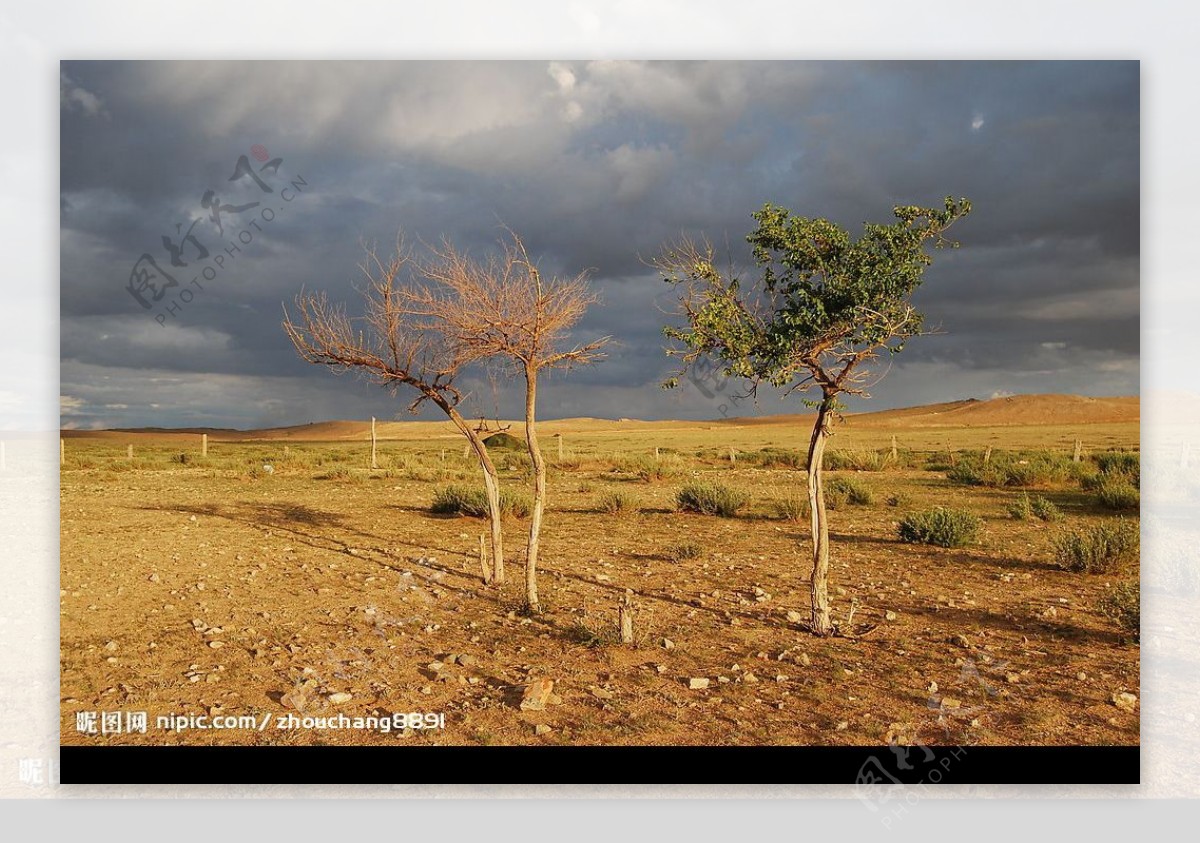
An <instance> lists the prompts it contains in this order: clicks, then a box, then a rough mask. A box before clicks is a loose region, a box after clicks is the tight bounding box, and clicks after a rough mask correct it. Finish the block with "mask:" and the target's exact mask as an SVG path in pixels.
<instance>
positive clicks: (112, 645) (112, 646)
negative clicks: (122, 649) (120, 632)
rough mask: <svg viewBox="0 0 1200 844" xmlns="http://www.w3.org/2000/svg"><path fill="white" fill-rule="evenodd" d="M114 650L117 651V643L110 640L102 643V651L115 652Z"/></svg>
mask: <svg viewBox="0 0 1200 844" xmlns="http://www.w3.org/2000/svg"><path fill="white" fill-rule="evenodd" d="M116 649H117V643H116V642H114V641H112V640H111V639H110V640H109V641H107V642H105V643H104V650H106V651H115V650H116Z"/></svg>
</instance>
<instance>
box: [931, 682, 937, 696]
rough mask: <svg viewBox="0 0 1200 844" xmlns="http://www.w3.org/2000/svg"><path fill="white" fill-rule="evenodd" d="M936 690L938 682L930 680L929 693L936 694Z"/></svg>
mask: <svg viewBox="0 0 1200 844" xmlns="http://www.w3.org/2000/svg"><path fill="white" fill-rule="evenodd" d="M937 690H938V684H937V683H936V682H930V684H929V693H930V694H931V695H934V694H937Z"/></svg>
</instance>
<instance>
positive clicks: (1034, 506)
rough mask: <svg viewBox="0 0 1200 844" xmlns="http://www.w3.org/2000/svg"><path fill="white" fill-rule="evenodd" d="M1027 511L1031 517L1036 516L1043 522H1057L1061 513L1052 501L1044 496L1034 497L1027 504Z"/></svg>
mask: <svg viewBox="0 0 1200 844" xmlns="http://www.w3.org/2000/svg"><path fill="white" fill-rule="evenodd" d="M1029 509H1030V511H1031V512H1032V513H1033V515H1035V516H1037V517H1038V518H1039V519H1041V520H1042V521H1043V522H1057V521H1058V520H1059V519H1061V518H1062V511H1061V510H1059V509H1058V507H1057V506H1056V505H1055V503H1054V502H1053V501H1051V500H1050V499H1049V498H1045V497H1044V496H1041V495H1039V496H1036V497H1035V498H1034V499H1033V500H1032V501H1030V502H1029Z"/></svg>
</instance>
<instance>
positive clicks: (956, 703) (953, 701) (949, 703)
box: [942, 697, 962, 709]
mask: <svg viewBox="0 0 1200 844" xmlns="http://www.w3.org/2000/svg"><path fill="white" fill-rule="evenodd" d="M961 706H962V701H961V700H959V699H958V698H953V697H944V698H942V708H943V709H958V708H959V707H961Z"/></svg>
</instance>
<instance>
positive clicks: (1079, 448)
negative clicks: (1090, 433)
mask: <svg viewBox="0 0 1200 844" xmlns="http://www.w3.org/2000/svg"><path fill="white" fill-rule="evenodd" d="M1072 459H1073V460H1074V461H1075V462H1076V463H1078V462H1079V461H1080V460H1082V459H1083V440H1075V456H1074V457H1073V458H1072Z"/></svg>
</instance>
